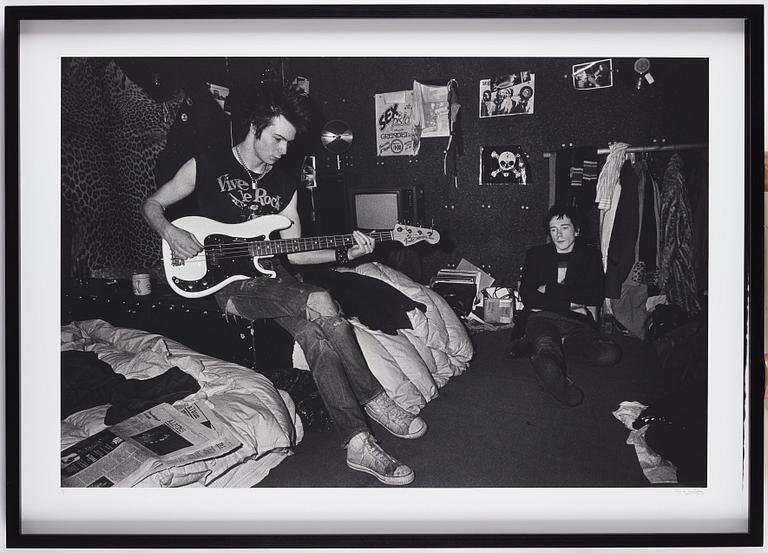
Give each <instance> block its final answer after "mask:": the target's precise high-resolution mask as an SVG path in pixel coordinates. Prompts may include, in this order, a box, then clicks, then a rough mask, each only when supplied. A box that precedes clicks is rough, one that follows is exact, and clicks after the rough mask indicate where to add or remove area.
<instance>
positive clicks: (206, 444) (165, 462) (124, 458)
mask: <svg viewBox="0 0 768 553" xmlns="http://www.w3.org/2000/svg"><path fill="white" fill-rule="evenodd" d="M214 421H216V416H215V415H214V414H213V412H212V411H211V410H210V409H208V407H206V406H205V405H204V404H203V403H202V402H199V403H193V404H190V405H184V406H181V407H179V408H174V407H172V406H171V405H169V404H167V403H161V404H160V405H156V406H155V407H152V408H151V409H147V410H146V411H143V412H142V413H139V414H138V415H135V416H133V417H131V418H128V419H126V420H124V421H122V422H120V423H118V424H114V425H112V426H110V427H109V428H106V429H104V430H102V431H101V432H98V433H97V434H94V435H93V436H89V437H88V438H85V439H84V440H81V441H80V442H78V443H76V444H75V445H73V446H71V447H68V448H67V449H65V450H64V451H62V452H61V485H62V486H63V487H67V488H82V487H89V488H93V487H103V488H108V487H112V486H116V487H131V486H134V485H136V484H137V483H139V482H140V481H141V480H143V479H145V478H147V477H149V476H151V475H152V474H155V473H156V472H159V471H161V470H165V469H167V468H171V467H178V466H183V465H186V464H188V463H193V462H196V461H202V460H205V459H210V458H213V457H218V456H220V455H224V454H225V453H227V452H229V451H232V450H233V449H236V448H238V447H240V446H241V445H242V444H241V442H240V441H239V440H237V438H235V436H234V434H232V432H231V431H229V430H227V429H226V427H225V425H220V424H216V423H215V422H214Z"/></svg>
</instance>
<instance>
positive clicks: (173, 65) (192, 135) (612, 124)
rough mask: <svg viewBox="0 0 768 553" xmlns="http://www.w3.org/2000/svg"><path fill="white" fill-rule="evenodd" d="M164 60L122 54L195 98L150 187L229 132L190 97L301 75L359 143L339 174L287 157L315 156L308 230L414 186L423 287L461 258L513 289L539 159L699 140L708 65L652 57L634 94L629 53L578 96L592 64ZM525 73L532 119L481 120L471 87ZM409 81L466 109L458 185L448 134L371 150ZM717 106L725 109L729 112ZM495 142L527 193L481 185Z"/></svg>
mask: <svg viewBox="0 0 768 553" xmlns="http://www.w3.org/2000/svg"><path fill="white" fill-rule="evenodd" d="M605 57H608V56H605ZM593 59H595V58H593ZM160 61H163V63H159V61H158V60H149V59H142V60H121V64H122V65H123V66H125V67H126V68H127V69H128V70H129V71H130V74H131V76H133V77H134V80H136V81H137V82H139V83H140V84H144V85H145V86H146V87H147V88H149V89H151V88H152V87H153V84H152V83H153V82H156V81H157V79H156V78H155V77H156V74H159V75H160V81H161V82H171V83H177V84H178V85H179V86H180V87H181V88H183V89H184V91H185V92H186V96H187V98H188V99H191V100H192V102H191V103H189V102H188V103H187V104H184V106H183V109H181V110H179V114H178V116H177V117H176V120H175V121H174V123H173V126H172V128H171V130H170V134H169V136H168V146H167V147H166V149H165V151H163V152H162V154H161V156H160V159H159V160H158V166H157V167H156V173H157V175H156V180H157V183H158V184H160V183H161V182H164V180H165V179H166V178H167V177H168V176H169V175H172V174H173V172H174V171H175V170H176V168H177V167H178V165H180V164H181V163H182V162H183V160H184V159H186V158H187V157H189V156H191V155H193V154H194V151H195V150H196V149H197V148H199V147H201V146H203V145H205V144H207V143H210V142H212V141H216V140H223V139H226V140H228V139H229V136H228V134H229V133H228V132H227V129H226V128H225V127H226V125H224V126H222V124H220V121H219V119H221V116H222V113H220V112H218V111H217V110H214V111H215V112H216V116H215V117H214V116H212V115H211V114H210V111H209V110H206V109H202V107H204V106H206V105H208V104H210V101H209V102H208V104H206V102H203V101H202V99H203V98H200V100H201V101H197V100H198V98H197V97H196V95H199V94H202V95H205V92H204V83H205V82H206V81H213V82H216V83H218V84H225V85H229V86H231V87H232V90H233V92H232V93H233V94H235V95H237V94H246V93H247V89H248V88H249V87H250V86H252V85H254V84H257V83H258V82H259V81H261V80H263V79H265V78H266V79H281V80H284V81H290V80H292V79H293V77H295V76H297V75H301V76H304V77H307V78H308V79H309V81H310V97H311V99H312V100H313V102H314V103H315V104H316V108H317V111H318V114H317V115H316V122H317V123H318V126H321V124H322V123H323V122H325V121H328V120H331V119H343V120H345V121H347V122H348V123H349V124H350V125H351V126H352V129H353V131H354V136H355V138H354V142H353V144H352V146H351V149H350V150H349V151H348V152H347V153H346V154H344V155H343V156H342V157H341V171H340V172H339V171H337V169H336V166H337V164H336V158H335V156H333V155H331V154H329V153H328V152H325V151H324V150H323V149H322V147H321V146H320V143H319V138H318V136H317V134H315V135H314V136H311V137H308V138H307V140H305V141H304V142H302V143H297V144H296V145H295V148H294V149H293V150H294V151H293V152H291V153H292V155H291V159H289V160H288V163H293V164H294V166H295V164H297V163H299V162H300V161H301V157H302V155H304V154H305V153H311V154H314V155H316V156H317V161H318V189H317V191H316V204H317V206H318V213H317V223H316V224H312V223H311V221H309V220H308V218H307V217H306V216H305V219H304V220H305V226H306V227H307V230H308V231H309V232H314V233H317V234H332V233H336V232H348V231H349V230H350V229H349V228H346V224H345V221H346V214H345V213H344V211H345V210H344V207H343V206H344V198H345V193H346V191H347V189H350V188H355V187H380V186H401V185H411V184H419V185H422V186H423V188H424V193H425V213H424V217H423V218H422V220H421V221H419V223H421V224H424V225H430V224H432V223H434V226H435V228H436V229H438V230H439V231H440V232H441V235H442V238H443V239H442V241H441V243H440V244H439V245H438V246H436V247H419V246H416V247H414V248H412V250H416V251H418V252H420V253H421V254H422V255H423V271H422V279H423V280H426V279H428V278H429V276H430V275H432V274H434V273H435V272H436V271H437V270H438V269H439V268H441V267H444V266H449V265H452V264H456V263H457V262H458V261H459V260H460V259H461V258H462V257H464V258H466V259H468V260H469V261H471V262H473V263H475V264H477V265H479V266H482V267H484V268H485V269H486V270H487V271H489V272H490V273H491V274H492V275H493V276H494V277H496V278H497V279H498V280H499V281H500V282H502V283H506V284H513V283H514V282H516V281H517V279H518V277H519V269H520V266H521V265H522V261H523V256H524V253H525V250H526V249H527V248H528V247H529V246H531V245H533V244H536V243H540V242H542V241H543V240H544V239H545V235H544V232H543V230H542V228H541V226H540V219H541V215H542V213H543V212H544V210H545V209H546V208H547V206H548V202H549V174H548V172H549V163H548V160H547V159H546V158H545V157H544V153H545V152H553V151H556V150H558V149H559V148H561V146H562V145H563V144H565V145H571V144H572V145H573V146H590V145H593V146H597V147H600V148H606V147H607V146H608V144H609V142H612V141H623V142H627V143H630V144H632V145H647V144H652V143H653V141H654V139H655V140H661V139H666V142H667V143H668V144H669V143H691V142H696V143H706V142H708V132H709V131H708V114H707V110H708V89H707V87H708V84H707V83H708V62H707V60H706V59H687V60H679V59H652V60H651V62H652V65H651V73H652V75H653V77H654V78H655V83H654V84H653V85H648V84H647V83H646V84H645V86H643V87H642V88H641V89H640V90H637V88H636V83H637V74H636V73H635V72H634V71H633V68H632V65H633V63H634V58H633V59H624V60H621V59H614V71H615V74H614V86H613V87H611V88H605V89H600V90H592V91H576V90H574V89H573V86H572V83H571V66H572V65H573V64H576V63H583V62H585V61H590V60H589V59H583V58H574V59H564V58H471V59H458V58H418V59H416V58H375V59H372V58H283V59H267V58H202V59H201V58H183V59H172V60H160ZM522 70H530V71H531V72H533V73H534V74H535V75H536V93H535V94H536V95H535V113H534V114H533V115H516V116H511V117H496V118H489V119H482V120H481V119H479V117H478V111H479V107H478V104H479V101H478V89H479V81H480V80H481V79H486V78H492V77H494V76H497V75H505V74H509V73H514V72H518V71H522ZM142 75H146V78H142ZM414 79H416V80H418V81H420V82H422V83H429V84H441V85H442V84H446V83H447V82H448V80H449V79H455V80H456V82H457V83H458V89H457V90H458V95H459V102H460V103H461V105H462V108H461V111H460V113H459V121H458V128H459V131H460V138H461V140H460V146H461V150H460V151H461V155H459V156H458V158H457V166H458V184H457V185H456V186H454V185H453V183H452V182H451V181H450V180H449V179H448V178H447V177H446V176H445V175H443V150H444V148H445V147H446V143H447V139H445V138H431V139H425V140H423V141H422V144H421V151H420V153H419V155H418V156H414V157H377V156H376V142H375V124H376V122H375V109H374V95H375V94H376V93H380V92H391V91H397V90H404V89H409V88H411V87H412V85H413V80H414ZM145 81H146V83H145ZM723 86H724V87H727V86H728V82H727V80H723ZM171 88H172V87H171ZM209 100H210V99H209ZM722 109H731V107H730V106H727V105H726V106H722ZM209 115H210V116H211V117H209ZM182 116H185V117H184V119H185V120H184V121H182V120H181V118H182ZM734 116H738V114H734ZM497 144H519V145H521V146H522V147H523V149H524V151H526V152H527V154H528V156H529V160H528V162H529V184H528V186H493V187H489V186H479V185H478V175H479V165H480V148H481V146H483V145H497ZM668 155H669V154H665V156H666V157H668ZM658 157H659V158H658V159H657V162H658V163H659V164H660V165H661V166H663V163H664V160H665V158H662V155H661V154H660V155H659V156H658ZM691 157H693V154H691ZM700 157H701V156H700ZM703 159H706V156H704V158H703ZM602 160H604V157H603V158H602ZM699 170H700V171H702V170H703V168H701V167H699ZM694 192H695V191H694ZM300 199H301V200H302V202H301V205H306V202H305V201H304V200H306V192H305V191H302V196H301V197H300ZM409 251H411V250H409ZM410 261H412V260H405V261H404V262H406V263H410Z"/></svg>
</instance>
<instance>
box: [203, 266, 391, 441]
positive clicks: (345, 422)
mask: <svg viewBox="0 0 768 553" xmlns="http://www.w3.org/2000/svg"><path fill="white" fill-rule="evenodd" d="M262 264H263V262H262ZM272 268H273V269H274V270H275V271H276V272H277V277H276V278H267V277H256V278H252V279H248V280H241V281H236V282H232V283H230V284H228V285H227V286H225V287H224V288H222V289H221V290H219V291H218V292H217V293H216V301H217V302H218V304H219V306H220V307H221V308H222V309H223V310H224V311H225V312H226V313H230V314H233V315H238V316H240V317H244V318H246V319H249V320H257V319H274V320H275V322H276V323H277V324H279V325H280V326H281V327H283V328H284V329H285V330H286V331H288V333H290V335H291V336H293V338H294V340H296V342H297V343H298V344H299V346H301V349H302V350H303V351H304V355H305V357H306V358H307V363H308V364H309V367H310V369H311V371H312V377H313V378H314V381H315V383H316V384H317V389H318V392H319V394H320V397H321V398H322V400H323V403H324V405H325V407H326V409H327V410H328V414H329V415H330V417H331V419H332V420H333V422H334V425H335V427H336V429H337V431H338V432H339V435H340V437H341V444H342V447H344V446H346V444H347V442H348V441H349V440H350V438H352V436H354V435H355V434H357V433H358V432H361V431H368V430H369V428H368V423H367V421H366V418H365V415H364V414H363V410H362V409H361V407H360V406H361V405H364V404H366V403H368V402H369V401H370V400H372V399H373V398H375V397H376V396H377V395H379V394H380V393H382V392H383V391H384V390H383V388H382V387H381V384H379V382H378V380H376V378H375V377H374V376H373V374H372V373H371V370H370V369H369V368H368V363H367V362H366V361H365V358H364V357H363V353H362V351H361V350H360V345H359V344H358V342H357V338H355V334H354V330H353V329H352V326H351V325H350V324H349V323H348V322H347V320H346V319H344V318H343V317H342V316H341V314H340V312H339V308H338V304H337V303H336V302H335V301H334V300H333V299H332V298H331V296H330V294H329V293H328V292H327V291H326V290H324V289H322V288H319V287H317V286H313V285H311V284H304V283H302V282H299V281H298V280H296V278H295V277H294V276H293V275H291V274H290V273H289V272H288V271H287V270H286V269H285V268H284V267H283V266H282V264H281V263H279V262H275V263H273V265H272Z"/></svg>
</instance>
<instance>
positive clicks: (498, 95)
mask: <svg viewBox="0 0 768 553" xmlns="http://www.w3.org/2000/svg"><path fill="white" fill-rule="evenodd" d="M535 92H536V76H535V75H534V74H533V73H531V72H530V71H520V72H518V73H512V74H511V75H501V76H498V77H494V78H492V79H482V80H481V81H480V118H481V119H484V118H486V117H502V116H508V115H520V114H532V113H533V101H534V96H535Z"/></svg>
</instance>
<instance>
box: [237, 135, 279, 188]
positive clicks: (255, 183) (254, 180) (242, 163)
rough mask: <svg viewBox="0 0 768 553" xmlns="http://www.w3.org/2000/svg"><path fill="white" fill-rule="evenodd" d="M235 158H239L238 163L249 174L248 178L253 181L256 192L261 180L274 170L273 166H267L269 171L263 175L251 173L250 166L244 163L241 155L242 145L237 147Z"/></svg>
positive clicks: (252, 186)
mask: <svg viewBox="0 0 768 553" xmlns="http://www.w3.org/2000/svg"><path fill="white" fill-rule="evenodd" d="M235 157H237V162H238V163H239V164H240V165H242V166H243V169H245V172H246V173H248V177H250V179H251V188H253V189H254V190H256V189H257V188H258V187H259V180H261V178H262V177H263V176H264V175H266V174H267V173H269V170H270V169H272V166H271V165H267V170H266V171H264V172H263V173H256V171H251V170H250V169H248V166H247V165H246V164H245V161H243V157H242V156H241V155H240V145H239V144H238V145H237V146H235ZM254 173H256V174H257V175H258V176H257V177H254V176H253V174H254Z"/></svg>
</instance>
